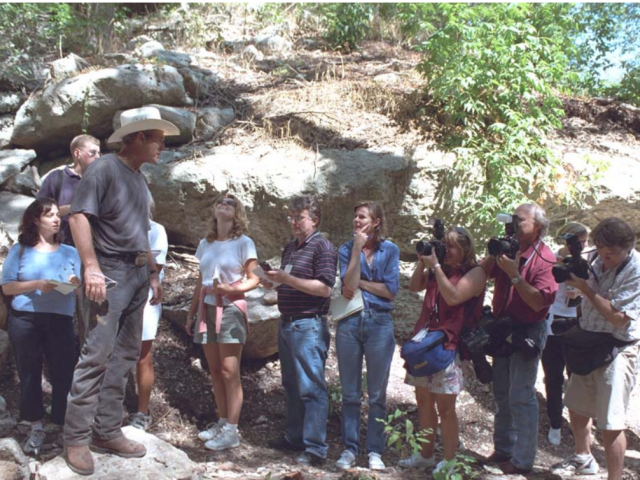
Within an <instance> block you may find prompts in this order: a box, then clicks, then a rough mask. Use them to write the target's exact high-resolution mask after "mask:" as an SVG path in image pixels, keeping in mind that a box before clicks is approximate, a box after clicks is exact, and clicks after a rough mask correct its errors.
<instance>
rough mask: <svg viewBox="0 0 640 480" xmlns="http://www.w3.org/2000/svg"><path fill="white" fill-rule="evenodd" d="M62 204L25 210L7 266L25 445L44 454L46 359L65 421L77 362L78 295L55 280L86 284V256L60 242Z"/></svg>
mask: <svg viewBox="0 0 640 480" xmlns="http://www.w3.org/2000/svg"><path fill="white" fill-rule="evenodd" d="M59 231H60V217H59V216H58V207H57V205H56V204H55V202H54V201H53V200H51V199H50V198H45V199H37V200H35V201H34V202H33V203H32V204H31V205H29V206H28V207H27V209H26V211H25V212H24V215H23V217H22V222H21V224H20V235H19V237H18V243H17V244H15V245H14V246H13V247H11V250H9V254H8V255H7V258H6V260H5V262H4V265H3V268H2V290H3V292H4V293H5V294H6V295H13V300H12V302H11V306H10V311H9V318H8V329H7V331H8V333H9V341H10V342H11V347H12V349H13V353H14V355H15V360H16V367H17V370H18V377H19V378H20V417H21V418H22V420H25V421H28V422H31V430H30V433H29V436H28V437H27V438H26V440H25V442H24V444H23V446H22V448H23V450H24V451H25V453H34V454H36V455H37V454H38V451H39V450H40V448H41V447H42V443H43V441H44V438H45V433H44V430H43V418H44V410H43V407H42V383H41V379H42V360H43V357H46V358H47V363H48V365H49V368H50V373H51V384H52V387H53V392H52V403H51V420H52V421H53V423H55V424H56V425H59V426H62V425H63V424H64V417H65V412H66V409H67V395H68V393H69V389H70V388H71V380H72V378H73V368H74V366H75V348H74V338H73V310H74V308H75V299H74V296H73V295H72V294H70V293H67V294H64V293H61V292H59V291H57V290H56V283H53V281H60V282H70V283H73V284H75V285H76V286H77V285H79V284H80V280H79V277H80V266H81V262H80V258H79V257H78V252H77V251H76V249H75V248H73V247H70V246H69V245H63V244H61V243H60V241H59V238H58V233H59Z"/></svg>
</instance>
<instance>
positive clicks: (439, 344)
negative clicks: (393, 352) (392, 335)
mask: <svg viewBox="0 0 640 480" xmlns="http://www.w3.org/2000/svg"><path fill="white" fill-rule="evenodd" d="M446 340H447V336H446V335H445V333H444V332H442V331H439V330H436V331H432V332H429V333H427V334H426V335H425V337H424V338H423V339H422V340H420V341H417V342H416V341H413V340H409V341H408V342H406V343H405V344H404V345H403V346H402V348H401V349H400V356H401V357H402V359H403V360H404V368H405V369H406V370H407V372H409V373H410V374H411V375H413V376H414V377H426V376H427V375H433V374H434V373H438V372H440V371H442V370H444V369H445V368H447V367H448V366H449V365H450V364H451V362H453V359H454V358H455V356H456V351H455V350H445V348H444V342H445V341H446Z"/></svg>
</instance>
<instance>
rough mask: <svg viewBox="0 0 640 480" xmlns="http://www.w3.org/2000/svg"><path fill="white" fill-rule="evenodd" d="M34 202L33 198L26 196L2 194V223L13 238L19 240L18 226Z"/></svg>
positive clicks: (0, 214)
mask: <svg viewBox="0 0 640 480" xmlns="http://www.w3.org/2000/svg"><path fill="white" fill-rule="evenodd" d="M33 200H34V198H33V197H27V196H25V195H18V194H15V193H11V192H0V205H2V208H0V223H1V224H2V228H3V229H4V231H5V232H7V233H8V234H9V235H10V236H11V238H14V239H17V238H18V226H19V225H20V220H21V219H22V214H23V213H24V211H25V210H26V209H27V207H28V206H29V205H31V202H33Z"/></svg>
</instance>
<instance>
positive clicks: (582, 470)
mask: <svg viewBox="0 0 640 480" xmlns="http://www.w3.org/2000/svg"><path fill="white" fill-rule="evenodd" d="M550 470H551V473H553V474H555V475H595V474H596V473H598V470H599V467H598V463H597V462H596V459H595V458H593V455H589V458H587V459H585V460H583V459H581V458H579V457H578V456H577V455H576V454H575V453H574V454H573V455H572V456H570V457H569V458H567V459H566V460H564V461H562V462H560V463H556V464H555V465H553V466H552V467H551V469H550Z"/></svg>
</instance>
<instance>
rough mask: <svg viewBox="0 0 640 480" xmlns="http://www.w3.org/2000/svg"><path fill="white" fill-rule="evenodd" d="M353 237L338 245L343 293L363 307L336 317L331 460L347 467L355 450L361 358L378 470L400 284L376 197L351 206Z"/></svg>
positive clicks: (370, 447) (370, 446) (372, 457)
mask: <svg viewBox="0 0 640 480" xmlns="http://www.w3.org/2000/svg"><path fill="white" fill-rule="evenodd" d="M354 212H355V214H354V218H353V240H350V241H348V242H347V243H345V244H344V245H342V247H340V249H339V251H338V257H339V259H340V278H341V279H342V293H343V295H344V296H345V297H347V298H353V296H354V295H356V294H359V293H358V292H357V291H358V290H360V291H361V292H362V297H363V300H364V310H361V311H360V312H358V313H355V314H353V315H351V316H349V317H346V318H344V319H342V320H340V321H339V322H338V326H337V330H336V351H337V355H338V368H339V370H340V383H341V384H342V439H343V441H344V443H345V447H346V448H345V450H344V452H342V455H341V456H340V459H339V460H338V462H337V463H336V466H337V467H338V468H341V469H347V468H351V467H353V466H354V465H355V463H356V458H357V456H358V454H359V451H360V406H361V400H360V399H361V398H362V358H363V356H364V358H365V359H366V362H367V390H368V394H369V419H368V424H367V453H368V455H369V468H370V469H372V470H383V469H384V468H385V465H384V463H383V462H382V458H381V456H382V453H383V452H384V446H385V436H384V424H383V423H381V422H379V421H378V419H385V416H386V402H387V396H386V392H387V383H388V381H389V371H390V369H391V359H392V357H393V352H394V349H395V345H396V344H395V338H394V335H393V319H392V318H391V310H392V309H393V306H392V304H391V302H392V300H393V298H394V297H395V295H396V293H398V287H399V272H398V270H399V260H400V250H399V249H398V247H397V246H396V245H395V244H393V243H391V242H389V241H388V240H385V239H384V230H385V218H384V210H383V209H382V206H381V205H380V204H378V203H376V202H370V201H365V202H359V203H357V204H356V206H355V207H354Z"/></svg>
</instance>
